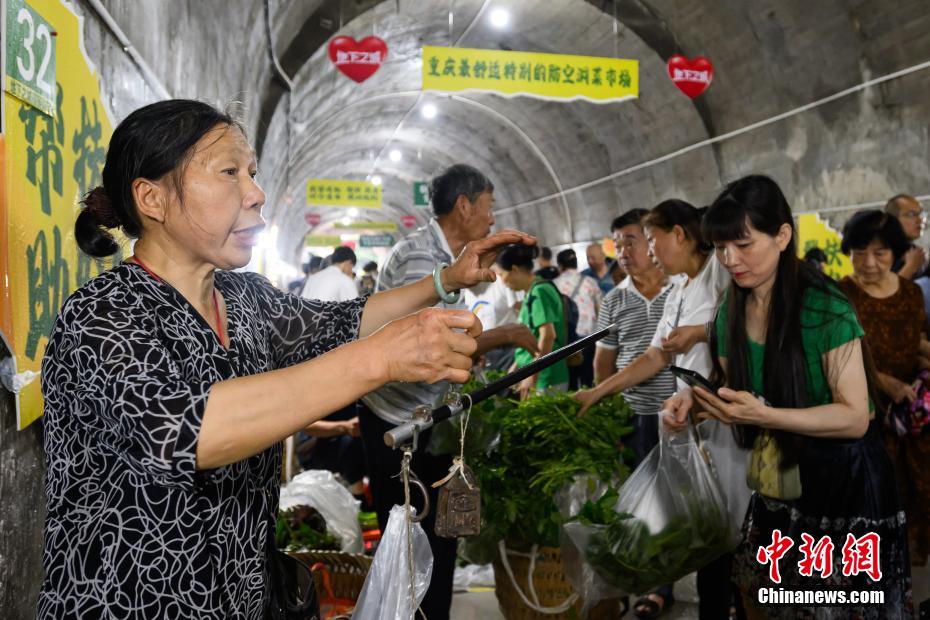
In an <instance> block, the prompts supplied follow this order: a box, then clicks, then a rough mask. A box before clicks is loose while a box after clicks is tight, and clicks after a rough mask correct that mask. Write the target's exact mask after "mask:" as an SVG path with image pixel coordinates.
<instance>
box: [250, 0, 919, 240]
mask: <svg viewBox="0 0 930 620" xmlns="http://www.w3.org/2000/svg"><path fill="white" fill-rule="evenodd" d="M485 4H486V3H485V2H483V1H482V0H455V1H454V2H452V3H451V6H452V7H453V15H454V27H453V32H452V37H451V39H450V33H449V24H448V11H449V6H450V3H448V2H439V1H436V0H433V1H427V0H401V1H400V2H398V1H397V0H391V1H385V2H380V3H377V2H373V1H371V0H368V1H365V0H344V1H343V2H342V3H339V2H333V1H330V2H300V1H297V0H292V1H290V2H287V1H284V0H279V1H278V2H275V1H272V2H271V11H272V18H273V23H274V24H275V29H274V34H275V37H276V49H277V50H278V51H279V54H280V53H282V52H283V51H286V52H287V53H288V58H287V63H286V65H287V67H286V70H288V71H290V72H291V73H292V78H293V83H294V90H293V92H292V93H291V95H290V106H288V105H287V101H286V98H283V97H282V98H276V97H274V96H271V95H269V92H270V91H269V92H266V93H263V94H262V95H261V97H264V99H265V101H266V104H267V102H268V101H274V102H275V103H274V105H273V106H271V109H266V110H265V112H266V113H267V114H268V115H269V116H268V118H264V117H263V118H264V121H259V124H261V123H262V122H265V123H267V125H263V128H262V130H261V131H259V132H257V134H259V135H260V144H259V145H258V148H259V151H260V153H261V162H260V168H261V170H262V179H263V183H264V185H265V187H266V191H267V193H268V196H269V201H268V206H267V207H266V217H267V218H268V219H269V220H270V221H271V222H273V223H275V224H277V225H278V226H279V229H280V231H281V235H282V237H281V243H282V249H284V248H297V247H299V245H300V240H301V239H302V237H303V235H304V234H305V233H306V232H307V226H306V224H305V223H304V220H303V213H304V210H305V207H304V204H303V192H304V183H305V181H306V179H308V178H312V177H338V178H355V179H363V178H366V177H367V176H369V175H371V174H372V173H375V174H379V175H380V176H382V178H383V179H384V203H385V209H384V210H383V211H382V212H380V213H379V212H377V211H374V210H361V212H360V215H359V218H360V219H369V220H380V219H393V220H395V221H396V220H397V219H398V216H399V215H400V214H413V215H416V216H417V218H418V221H419V222H420V223H423V222H424V221H425V219H426V218H427V217H428V211H427V210H426V208H424V207H414V206H413V205H412V182H413V181H415V180H427V179H428V178H430V177H431V176H432V175H433V174H435V173H436V172H437V171H439V170H441V169H442V168H443V167H445V166H447V165H449V164H451V163H454V162H458V161H464V162H467V163H470V164H472V165H475V166H476V167H478V168H480V169H482V170H484V171H485V172H486V173H487V174H488V175H489V176H490V177H491V179H492V180H493V181H494V183H495V185H496V188H497V189H496V192H495V195H496V198H497V202H498V205H499V206H500V207H503V213H502V215H500V216H499V217H498V223H499V225H505V226H515V227H519V228H522V229H525V230H528V231H530V232H533V233H535V234H538V235H539V236H540V237H541V239H543V240H544V242H545V243H547V244H550V245H558V244H563V243H569V242H573V241H586V240H589V239H593V238H599V237H601V236H603V235H604V233H605V230H606V227H607V225H608V223H609V221H610V220H611V219H612V218H613V217H615V216H616V215H617V214H619V213H621V212H623V211H626V210H627V209H629V208H633V207H649V206H651V205H652V204H655V202H656V201H658V200H661V199H664V198H667V197H671V196H679V197H684V198H686V199H688V200H690V201H691V202H694V203H696V204H700V203H704V202H706V201H709V200H710V199H711V198H712V197H713V195H714V194H715V192H716V191H717V190H718V189H719V187H720V185H721V183H722V182H723V181H724V180H730V179H731V178H734V177H735V176H738V175H740V174H744V173H747V172H751V171H756V172H766V173H769V174H772V175H773V176H775V177H776V178H777V179H778V180H779V181H780V182H781V183H782V184H783V186H785V188H786V190H787V192H788V193H789V195H793V196H794V198H795V206H796V207H798V206H800V208H801V209H816V208H821V207H823V206H830V203H827V204H824V201H831V202H832V204H834V205H835V204H844V202H843V201H844V200H845V201H847V203H849V202H855V201H857V200H859V201H861V200H862V196H863V193H865V192H868V191H874V192H875V194H876V195H883V194H882V192H885V191H888V190H892V189H894V190H896V191H897V190H900V189H901V188H902V185H901V183H903V187H909V186H910V184H913V182H914V179H915V178H919V177H920V175H921V174H922V175H923V176H927V175H926V165H925V162H926V159H927V158H926V156H927V153H926V148H927V147H926V144H927V139H926V131H927V130H926V126H927V122H926V121H927V110H926V106H923V105H921V104H920V103H919V102H917V101H915V100H914V97H913V96H912V95H909V93H910V92H912V89H913V90H917V89H914V86H915V84H914V83H915V82H918V83H923V84H927V76H926V75H925V74H914V75H912V76H908V77H905V78H902V79H900V80H896V81H894V82H889V83H888V84H887V85H885V86H883V87H882V88H881V89H873V90H872V91H867V92H866V93H865V94H863V95H862V96H856V97H850V98H848V99H846V100H840V101H838V102H836V103H832V104H829V105H826V106H823V107H822V108H817V109H816V110H814V111H811V112H808V113H805V114H804V115H801V116H798V117H794V118H792V119H789V120H787V121H784V122H782V123H780V124H779V125H776V126H772V127H770V128H767V129H766V130H764V131H757V132H753V133H748V134H745V135H743V136H740V137H739V138H734V139H732V140H728V141H726V142H721V143H719V144H718V145H716V146H715V147H713V148H702V149H699V150H695V151H692V152H690V153H688V154H686V155H682V156H681V157H678V158H676V159H672V160H670V161H668V162H665V163H662V164H659V165H655V166H651V167H648V168H646V169H643V170H641V171H638V172H635V173H633V174H629V175H625V176H621V177H619V178H616V179H614V180H612V181H609V182H606V183H601V184H598V185H595V186H593V187H591V188H588V189H585V190H584V191H581V192H574V193H569V194H567V195H566V196H565V197H564V198H562V199H554V200H549V201H545V202H540V203H538V204H534V205H532V206H528V207H525V208H521V209H518V210H509V209H507V207H508V206H509V205H513V204H518V203H521V202H524V201H527V200H532V199H534V198H537V197H540V196H546V195H549V194H552V193H555V192H556V191H557V189H558V187H559V186H561V187H564V188H570V187H573V186H576V185H579V184H583V183H586V182H588V181H591V180H592V179H597V178H600V177H603V176H605V175H608V174H610V173H612V172H614V171H617V170H622V169H625V168H627V167H630V166H634V165H636V164H639V163H641V162H644V161H648V160H650V159H653V158H656V157H659V156H662V155H665V154H667V153H671V152H674V151H676V150H678V149H680V148H682V147H685V146H688V145H690V144H693V143H695V142H698V141H701V140H704V139H706V138H708V137H710V136H711V135H713V134H714V133H718V134H719V133H723V132H727V131H732V130H735V129H739V128H741V127H743V126H746V125H748V124H750V123H753V122H756V121H759V120H761V119H764V118H767V117H769V116H773V115H775V114H778V113H781V112H784V111H785V110H787V109H790V108H793V107H795V106H799V105H802V104H805V103H808V102H810V101H813V100H816V99H818V98H820V97H824V96H826V95H829V94H832V93H834V92H836V91H839V90H842V89H844V88H848V87H850V86H853V85H856V84H858V83H860V82H862V81H864V80H865V79H868V78H869V77H873V76H874V75H881V74H884V73H888V72H891V71H894V70H897V69H901V68H903V67H907V66H909V65H911V64H916V63H917V62H920V61H923V60H925V59H926V57H927V56H928V54H930V40H928V36H927V35H926V34H925V33H926V32H927V31H928V30H930V29H928V28H926V26H930V17H928V15H927V11H925V10H923V9H922V8H921V5H920V2H912V1H911V2H905V1H903V0H901V1H898V2H883V1H881V0H822V1H820V2H816V3H810V2H806V1H803V0H760V1H758V2H753V3H744V2H738V1H736V0H730V1H725V2H719V3H694V2H686V1H683V0H652V1H651V2H648V3H647V2H642V1H639V0H633V1H631V2H618V3H617V4H616V7H615V6H614V3H613V2H611V1H610V0H607V1H603V2H602V1H600V0H590V1H585V0H559V1H558V2H554V1H544V0H533V1H531V0H524V1H519V2H518V1H515V0H512V1H509V2H508V1H504V0H494V1H493V2H492V3H487V4H491V5H493V6H494V7H504V8H507V9H508V10H509V11H510V13H511V23H510V26H509V27H508V28H507V29H505V30H496V29H494V28H492V27H491V26H490V25H489V23H488V20H487V11H484V12H483V13H481V10H482V7H483V6H484V5H485ZM339 7H341V10H342V11H343V15H344V16H346V15H349V16H351V17H353V18H352V19H351V20H347V21H346V23H345V24H344V26H343V28H341V29H339V28H338V24H337V25H335V26H333V23H332V16H333V15H334V14H336V13H335V11H337V10H338V9H339ZM615 12H616V15H617V19H618V21H617V24H616V28H617V30H618V33H617V34H616V35H615V34H614V29H615V23H614V18H613V15H614V13H615ZM479 13H481V18H480V19H478V20H475V23H473V24H472V20H473V19H474V18H475V16H476V15H479ZM327 15H328V16H329V17H326V16H327ZM321 19H322V20H323V23H324V24H325V25H328V26H330V27H331V28H333V30H334V31H333V32H329V33H328V34H329V35H330V36H331V35H332V34H335V30H338V32H339V33H340V34H348V35H351V36H354V37H356V38H361V37H364V36H367V35H369V34H373V33H374V34H377V35H378V36H380V37H382V38H383V39H385V40H386V41H387V43H388V46H389V54H388V60H387V62H386V63H385V64H384V65H383V66H382V67H381V69H380V70H379V71H378V72H377V73H376V74H375V75H374V76H373V77H372V78H370V79H369V80H367V81H366V82H364V83H363V84H356V83H355V82H352V81H350V80H348V79H347V78H345V77H344V76H342V75H341V74H339V73H338V72H337V71H336V70H335V68H334V67H333V66H332V64H331V63H330V62H329V60H328V58H327V56H326V50H325V45H324V44H325V41H326V37H325V36H321V35H319V34H317V35H316V38H315V39H314V41H318V42H316V43H313V42H311V43H307V41H309V40H310V38H312V37H309V35H308V33H310V32H311V31H312V30H313V27H314V26H316V27H317V29H319V22H320V20H321ZM326 20H329V21H328V22H327V21H326ZM921 28H922V29H921ZM466 29H467V33H465V34H464V36H462V35H463V32H465V31H466ZM301 36H303V37H304V40H303V42H302V43H300V42H299V41H296V40H294V38H295V37H297V38H299V37H301ZM289 38H290V39H289ZM459 39H461V40H459ZM453 42H456V43H457V45H458V46H460V47H475V48H492V49H494V48H497V49H499V48H506V49H513V50H521V51H523V50H525V51H540V52H555V53H566V54H581V55H590V56H614V55H616V56H619V57H623V58H634V59H637V60H639V62H640V80H641V82H640V97H639V99H637V100H634V101H628V102H622V103H614V104H607V105H596V104H591V103H587V102H570V103H562V102H546V101H539V100H536V99H532V98H527V97H516V98H505V97H500V96H495V95H491V94H483V93H467V94H460V95H456V96H454V97H447V96H443V95H438V94H430V93H424V94H422V95H420V93H419V87H420V71H421V66H420V48H421V46H422V45H441V46H445V45H450V44H452V43H453ZM298 43H300V44H298ZM301 49H302V50H303V53H304V54H305V56H303V57H301V51H300V50H301ZM675 51H681V52H683V53H685V54H687V55H692V56H693V55H698V54H703V55H706V56H708V57H710V58H711V59H712V60H713V62H714V64H715V67H716V75H715V80H714V84H713V86H712V87H711V88H710V89H709V90H708V91H707V92H706V93H705V94H704V95H702V96H701V97H700V98H698V99H697V100H695V102H692V101H690V100H688V99H687V98H686V97H684V96H683V95H681V94H680V93H679V92H678V91H677V90H676V89H675V88H674V86H673V85H672V84H671V82H670V81H669V80H668V79H667V77H666V75H665V67H664V63H665V59H666V58H667V56H668V55H669V54H670V53H673V52H675ZM288 67H289V68H288ZM923 90H924V91H925V88H924V89H923ZM426 101H431V102H433V103H435V104H436V106H437V107H438V109H439V115H438V117H437V118H436V119H433V120H427V119H424V118H423V117H422V116H421V115H420V114H419V112H418V107H417V108H416V109H413V110H411V108H412V107H413V106H414V105H415V104H416V105H417V106H420V105H422V104H423V103H425V102H426ZM266 107H267V106H266ZM288 107H289V108H290V123H287V122H285V121H286V117H287V110H288ZM915 108H916V112H915ZM402 120H403V123H402V124H401V121H402ZM864 120H865V121H873V124H874V126H873V127H871V128H869V126H868V122H865V123H864V122H863V121H864ZM907 121H910V122H912V123H913V126H912V127H910V128H909V129H908V130H907V131H909V132H911V133H913V132H914V131H916V132H918V133H920V132H922V134H921V136H922V139H921V140H919V141H918V142H919V144H920V145H921V146H920V148H921V152H918V153H916V154H915V153H912V154H910V156H909V158H908V161H907V162H906V163H904V164H903V165H902V167H901V170H899V171H897V172H896V171H894V170H891V171H887V170H883V171H880V172H875V171H873V170H871V169H870V168H869V166H870V165H871V162H873V161H874V160H875V153H876V152H877V151H878V150H880V149H882V146H881V144H880V142H878V141H877V140H876V135H875V134H876V133H878V134H880V133H881V132H882V131H883V130H885V129H888V130H889V131H891V129H890V128H891V127H892V126H893V127H894V131H897V132H898V133H900V132H901V129H900V127H901V126H902V125H904V124H905V123H906V122H907ZM253 122H255V119H253ZM288 128H289V132H288ZM288 133H289V135H288ZM846 134H848V135H846ZM904 137H905V138H906V137H908V136H904ZM911 138H913V136H911ZM869 139H871V140H872V142H871V143H870V144H871V146H867V147H863V148H856V149H853V150H850V149H849V146H850V145H851V143H853V142H854V141H856V140H859V142H860V143H861V142H862V140H866V141H867V140H869ZM911 141H912V142H914V140H913V139H912V140H911ZM876 142H878V143H877V144H876ZM392 148H397V149H398V150H400V151H401V152H402V153H403V159H402V160H401V161H400V162H391V161H389V160H388V158H387V153H388V151H389V150H390V149H392ZM921 160H922V161H923V165H922V164H921V163H920V161H921ZM287 162H289V164H288V163H287ZM915 162H916V163H915ZM808 171H810V172H808ZM866 186H870V187H871V188H872V190H869V189H864V188H865V187H866ZM921 189H923V188H921ZM320 212H321V214H322V215H323V216H324V224H323V225H324V226H325V225H326V224H327V222H330V221H333V220H335V219H340V218H341V217H343V216H344V215H345V212H344V211H343V210H340V209H320Z"/></svg>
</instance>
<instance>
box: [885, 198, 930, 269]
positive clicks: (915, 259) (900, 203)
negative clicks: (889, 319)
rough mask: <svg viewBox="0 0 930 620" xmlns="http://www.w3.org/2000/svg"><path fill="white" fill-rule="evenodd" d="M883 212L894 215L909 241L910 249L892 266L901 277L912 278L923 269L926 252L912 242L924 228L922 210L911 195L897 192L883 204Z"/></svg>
mask: <svg viewBox="0 0 930 620" xmlns="http://www.w3.org/2000/svg"><path fill="white" fill-rule="evenodd" d="M885 213H888V214H890V215H893V216H895V217H896V218H898V221H899V222H901V228H903V229H904V234H905V235H907V239H908V241H910V242H911V249H910V250H908V251H907V252H906V253H905V254H904V257H903V258H902V259H901V260H899V261H898V262H897V263H895V265H894V267H892V270H893V271H896V272H897V273H898V275H899V276H901V277H902V278H907V279H908V280H913V279H914V278H915V277H916V276H917V275H919V274H920V273H921V272H922V271H923V270H924V265H925V264H926V262H927V253H926V252H925V251H924V250H923V249H922V248H920V247H918V246H916V245H914V242H915V241H916V240H917V239H919V238H920V236H921V235H922V234H923V229H924V211H923V208H921V206H920V203H919V202H917V199H916V198H914V197H913V196H908V195H907V194H898V195H897V196H894V197H893V198H891V199H890V200H889V201H888V202H887V204H885Z"/></svg>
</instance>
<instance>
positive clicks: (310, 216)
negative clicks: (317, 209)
mask: <svg viewBox="0 0 930 620" xmlns="http://www.w3.org/2000/svg"><path fill="white" fill-rule="evenodd" d="M322 219H323V216H321V215H320V214H319V213H313V212H312V211H308V212H307V213H304V221H305V222H307V226H317V225H319V223H320V221H322Z"/></svg>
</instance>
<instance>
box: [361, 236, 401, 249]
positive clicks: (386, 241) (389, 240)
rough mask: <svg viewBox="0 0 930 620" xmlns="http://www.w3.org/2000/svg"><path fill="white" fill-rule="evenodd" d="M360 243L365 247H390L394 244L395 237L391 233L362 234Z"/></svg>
mask: <svg viewBox="0 0 930 620" xmlns="http://www.w3.org/2000/svg"><path fill="white" fill-rule="evenodd" d="M358 245H359V247H363V248H389V247H391V246H392V245H394V237H392V236H391V235H360V236H359V238H358Z"/></svg>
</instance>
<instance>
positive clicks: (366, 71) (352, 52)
mask: <svg viewBox="0 0 930 620" xmlns="http://www.w3.org/2000/svg"><path fill="white" fill-rule="evenodd" d="M385 58H387V43H385V42H384V41H382V40H381V39H379V38H378V37H365V38H364V39H362V40H361V41H356V40H355V39H353V38H352V37H336V38H335V39H333V40H332V41H330V42H329V59H330V60H332V61H333V64H334V65H336V68H337V69H339V70H340V71H342V73H343V74H344V75H346V76H347V77H349V78H350V79H353V80H355V81H356V82H359V83H361V82H364V81H365V80H367V79H368V78H370V77H371V76H372V75H374V73H375V71H377V70H378V67H380V66H381V63H382V62H384V59H385Z"/></svg>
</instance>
